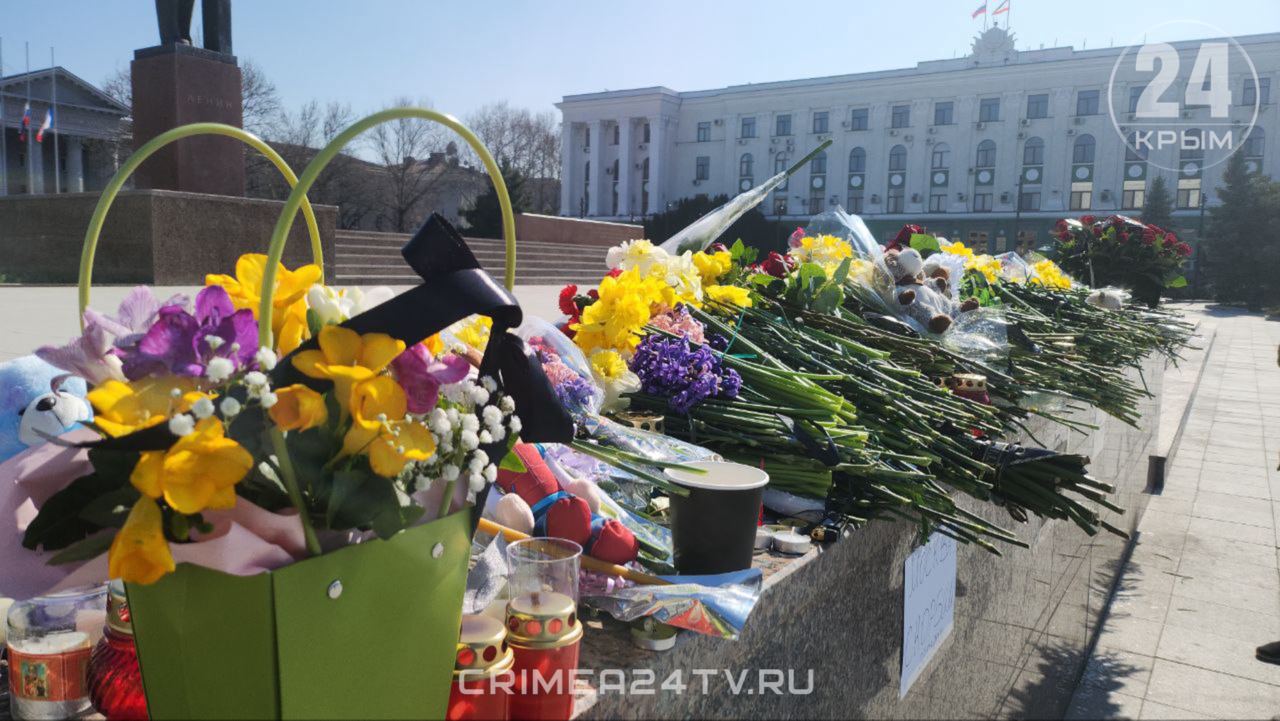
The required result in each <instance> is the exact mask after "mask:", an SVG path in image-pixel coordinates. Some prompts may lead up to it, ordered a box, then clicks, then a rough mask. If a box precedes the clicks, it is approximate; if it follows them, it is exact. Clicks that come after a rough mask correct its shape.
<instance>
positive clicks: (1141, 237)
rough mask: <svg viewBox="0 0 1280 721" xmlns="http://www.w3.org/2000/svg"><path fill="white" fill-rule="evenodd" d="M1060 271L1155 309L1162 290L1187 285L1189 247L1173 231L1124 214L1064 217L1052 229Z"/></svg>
mask: <svg viewBox="0 0 1280 721" xmlns="http://www.w3.org/2000/svg"><path fill="white" fill-rule="evenodd" d="M1055 238H1056V244H1055V250H1056V252H1057V254H1058V256H1059V260H1060V262H1061V264H1062V266H1063V268H1064V269H1066V271H1067V272H1069V273H1071V274H1072V275H1073V276H1075V277H1077V278H1080V279H1083V280H1085V281H1087V282H1088V283H1089V284H1090V285H1093V286H1094V287H1103V286H1109V285H1113V286H1119V287H1122V288H1127V289H1129V290H1131V291H1133V293H1134V297H1135V298H1136V299H1137V300H1138V301H1139V302H1142V303H1146V304H1147V305H1148V306H1150V307H1152V308H1154V307H1155V306H1156V305H1157V304H1158V303H1159V302H1160V293H1161V291H1163V290H1164V289H1165V288H1181V287H1184V286H1185V285H1186V284H1187V280H1186V278H1185V277H1184V276H1183V275H1182V267H1183V265H1184V263H1185V261H1186V259H1187V258H1188V257H1190V255H1191V252H1192V250H1191V246H1190V245H1188V244H1186V243H1185V242H1183V241H1181V240H1178V236H1176V235H1175V234H1174V233H1173V232H1172V231H1168V230H1165V229H1164V228H1160V227H1158V226H1155V225H1150V224H1147V223H1143V222H1142V221H1140V220H1135V219H1133V218H1129V217H1126V216H1123V215H1111V216H1108V217H1106V218H1098V217H1095V216H1092V215H1086V216H1083V217H1081V218H1080V219H1079V220H1076V219H1072V218H1064V219H1063V220H1060V221H1058V225H1057V227H1056V229H1055Z"/></svg>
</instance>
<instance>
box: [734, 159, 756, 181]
mask: <svg viewBox="0 0 1280 721" xmlns="http://www.w3.org/2000/svg"><path fill="white" fill-rule="evenodd" d="M754 168H755V161H754V160H753V159H752V157H751V153H743V154H742V157H741V158H738V177H740V178H750V177H751V176H752V175H755V173H754V172H752V170H753V169H754Z"/></svg>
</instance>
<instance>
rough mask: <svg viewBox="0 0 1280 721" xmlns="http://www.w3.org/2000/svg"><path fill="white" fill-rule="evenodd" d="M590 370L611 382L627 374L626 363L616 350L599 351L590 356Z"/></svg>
mask: <svg viewBox="0 0 1280 721" xmlns="http://www.w3.org/2000/svg"><path fill="white" fill-rule="evenodd" d="M591 369H592V370H594V371H595V372H596V373H598V374H599V375H600V377H601V378H605V379H608V380H613V379H615V378H618V377H620V376H622V374H623V373H626V372H627V362H626V361H625V360H623V359H622V356H621V355H620V354H619V353H618V351H616V350H599V351H596V352H595V353H592V354H591Z"/></svg>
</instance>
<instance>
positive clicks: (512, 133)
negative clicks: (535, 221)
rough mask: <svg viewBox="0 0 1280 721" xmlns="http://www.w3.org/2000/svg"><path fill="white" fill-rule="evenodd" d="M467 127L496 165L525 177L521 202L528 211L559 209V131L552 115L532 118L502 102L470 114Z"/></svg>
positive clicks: (525, 110)
mask: <svg viewBox="0 0 1280 721" xmlns="http://www.w3.org/2000/svg"><path fill="white" fill-rule="evenodd" d="M467 124H468V126H470V127H471V129H472V130H474V131H475V133H476V135H478V136H480V139H481V140H482V141H484V144H485V146H486V147H487V148H489V152H490V153H492V154H493V155H494V157H495V158H497V159H498V160H499V162H501V163H505V164H507V165H509V166H510V167H511V168H513V169H514V170H516V171H518V172H519V173H520V174H521V175H522V176H524V178H525V179H526V182H525V186H524V194H525V198H524V200H525V205H526V206H527V207H528V208H529V209H530V210H532V211H534V212H552V211H554V210H555V209H556V208H557V207H558V204H559V198H560V186H559V183H558V182H557V181H558V179H559V177H560V127H559V124H558V123H557V122H556V118H555V115H554V114H552V113H537V114H535V113H533V112H532V111H530V110H529V109H527V108H513V107H511V106H510V105H509V104H508V103H507V102H506V101H502V102H498V103H493V104H491V105H486V106H484V107H482V108H480V109H479V110H477V111H476V112H474V113H472V114H471V115H470V116H469V117H468V118H467Z"/></svg>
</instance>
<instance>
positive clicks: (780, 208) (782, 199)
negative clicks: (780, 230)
mask: <svg viewBox="0 0 1280 721" xmlns="http://www.w3.org/2000/svg"><path fill="white" fill-rule="evenodd" d="M773 214H774V215H786V214H787V197H786V196H785V195H775V196H773Z"/></svg>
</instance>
